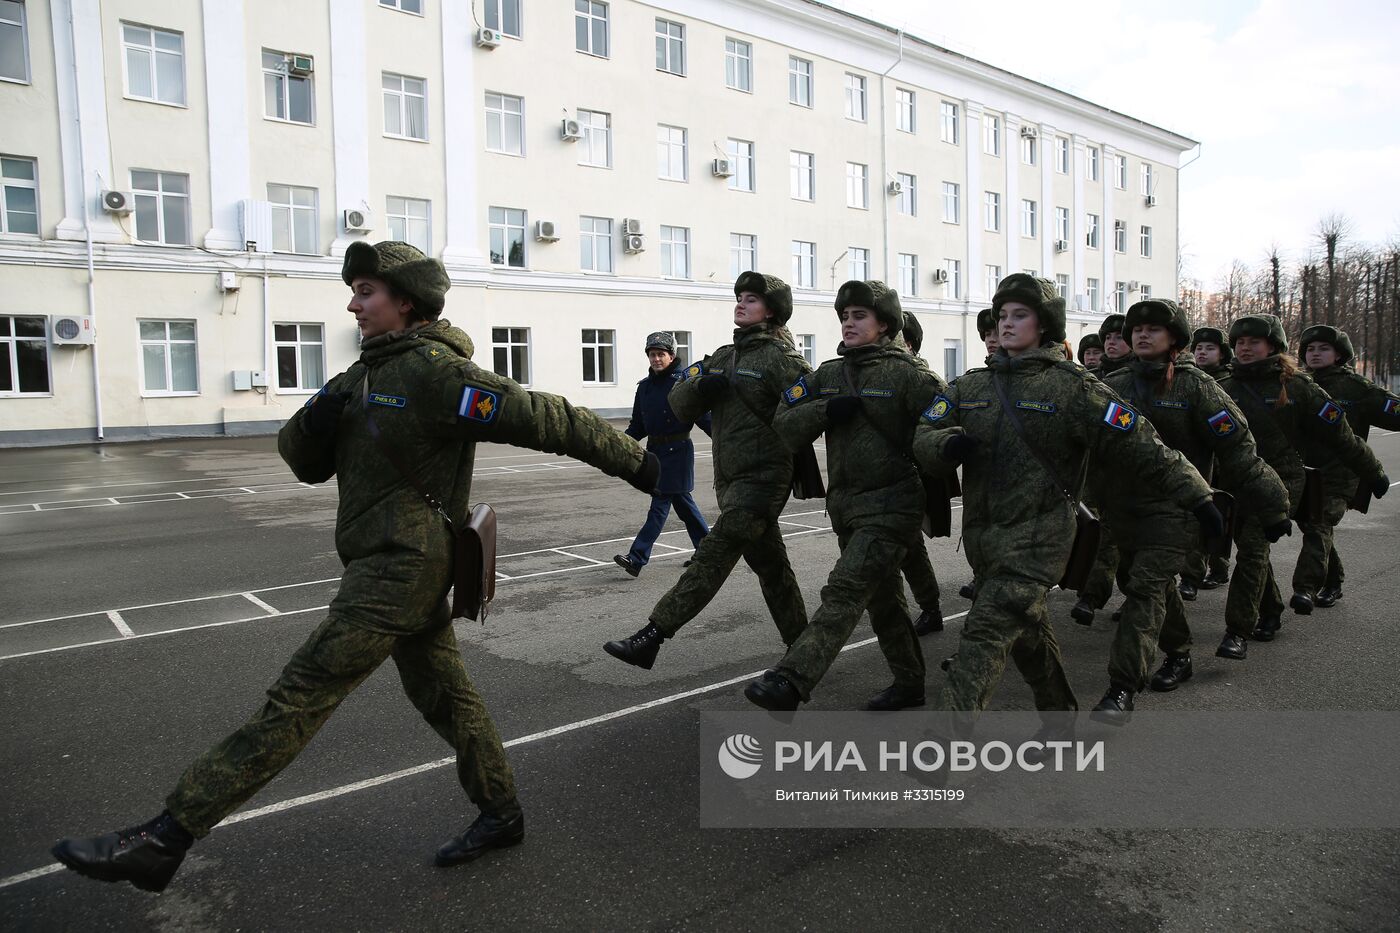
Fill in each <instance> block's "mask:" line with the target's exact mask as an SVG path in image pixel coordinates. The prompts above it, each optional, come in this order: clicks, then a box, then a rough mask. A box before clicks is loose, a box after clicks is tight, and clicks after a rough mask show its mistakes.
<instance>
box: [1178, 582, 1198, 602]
mask: <svg viewBox="0 0 1400 933" xmlns="http://www.w3.org/2000/svg"><path fill="white" fill-rule="evenodd" d="M1176 591H1177V592H1178V593H1180V594H1181V598H1182V599H1184V600H1186V601H1187V602H1188V603H1192V602H1195V601H1196V583H1195V581H1193V580H1185V579H1183V580H1182V581H1181V582H1180V583H1179V584H1177V587H1176Z"/></svg>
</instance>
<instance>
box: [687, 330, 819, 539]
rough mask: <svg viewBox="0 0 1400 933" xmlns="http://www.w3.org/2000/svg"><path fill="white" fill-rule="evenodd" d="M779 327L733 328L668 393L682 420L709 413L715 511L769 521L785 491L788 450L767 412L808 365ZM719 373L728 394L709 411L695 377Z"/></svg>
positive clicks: (789, 469) (787, 488) (788, 475)
mask: <svg viewBox="0 0 1400 933" xmlns="http://www.w3.org/2000/svg"><path fill="white" fill-rule="evenodd" d="M782 333H783V332H782V331H781V330H779V329H774V328H771V327H770V326H769V325H768V324H755V325H753V326H751V327H743V328H740V329H738V330H736V331H735V332H734V342H733V343H732V344H726V345H725V346H723V347H720V348H719V349H718V350H716V351H715V352H713V353H711V354H710V355H709V356H707V357H705V358H704V359H703V360H701V361H700V362H698V363H696V364H695V365H693V366H691V367H690V368H689V369H687V370H686V378H685V381H684V382H680V383H677V384H676V386H675V388H673V389H672V390H671V395H670V402H671V410H672V411H673V412H675V413H676V417H677V418H680V419H681V420H682V421H696V420H699V419H700V417H701V416H703V415H704V413H705V412H706V411H707V410H708V411H710V413H711V416H712V420H711V423H710V438H711V440H712V442H713V443H712V445H711V448H710V449H711V455H712V456H713V459H714V470H715V495H716V496H717V497H718V499H719V507H720V510H721V511H723V510H725V509H731V508H743V509H749V510H751V511H753V512H757V513H759V514H761V515H767V516H769V517H772V518H776V517H777V516H778V515H779V514H780V513H781V512H782V510H783V504H784V503H786V502H787V497H788V495H789V493H790V492H791V491H792V451H790V450H788V448H787V446H786V445H785V444H784V443H783V442H782V440H781V439H780V438H779V437H778V435H777V433H776V432H774V430H773V412H774V410H775V409H776V408H777V406H778V400H779V399H780V398H781V397H782V394H783V390H784V389H786V388H787V387H788V386H790V385H792V384H793V382H795V381H796V380H797V377H798V376H801V375H803V374H804V373H807V372H810V371H811V367H809V366H808V365H807V361H806V360H804V359H803V358H802V354H800V353H798V352H797V350H796V349H794V348H793V346H792V343H791V342H790V341H788V340H785V339H783V336H782ZM711 374H715V375H721V376H724V377H726V378H727V379H728V380H729V392H728V393H727V394H726V395H725V396H724V398H722V399H720V400H719V401H718V402H717V403H715V405H714V407H713V408H710V406H709V405H708V404H707V403H706V402H705V400H704V399H703V398H702V397H701V395H700V379H701V377H702V376H707V375H711Z"/></svg>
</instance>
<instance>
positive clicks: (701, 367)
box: [685, 361, 705, 379]
mask: <svg viewBox="0 0 1400 933" xmlns="http://www.w3.org/2000/svg"><path fill="white" fill-rule="evenodd" d="M703 375H705V364H704V362H703V361H702V362H699V363H692V364H691V365H690V366H689V367H687V368H686V371H685V378H687V379H694V378H695V377H696V376H703Z"/></svg>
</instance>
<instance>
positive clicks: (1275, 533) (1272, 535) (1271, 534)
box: [1264, 518, 1293, 544]
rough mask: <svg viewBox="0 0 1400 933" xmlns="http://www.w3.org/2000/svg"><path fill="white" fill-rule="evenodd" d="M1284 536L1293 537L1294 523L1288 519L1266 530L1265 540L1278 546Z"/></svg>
mask: <svg viewBox="0 0 1400 933" xmlns="http://www.w3.org/2000/svg"><path fill="white" fill-rule="evenodd" d="M1284 535H1288V536H1289V537H1292V536H1293V523H1292V522H1290V521H1289V520H1288V519H1286V518H1285V519H1284V520H1283V521H1281V522H1275V523H1274V524H1272V525H1270V526H1269V527H1268V528H1265V529H1264V540H1266V541H1268V542H1269V543H1270V544H1277V543H1278V541H1279V539H1280V538H1282V537H1283V536H1284Z"/></svg>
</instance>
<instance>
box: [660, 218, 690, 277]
mask: <svg viewBox="0 0 1400 933" xmlns="http://www.w3.org/2000/svg"><path fill="white" fill-rule="evenodd" d="M661 274H662V275H663V276H665V277H667V278H671V279H688V278H690V228H689V227H667V226H663V227H662V228H661Z"/></svg>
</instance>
